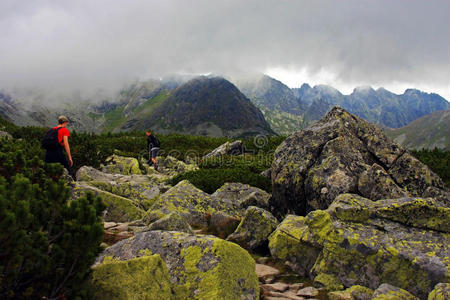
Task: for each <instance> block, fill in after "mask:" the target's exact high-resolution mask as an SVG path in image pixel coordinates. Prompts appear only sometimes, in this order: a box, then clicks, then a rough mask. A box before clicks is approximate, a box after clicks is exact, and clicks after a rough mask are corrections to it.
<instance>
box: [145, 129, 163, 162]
mask: <svg viewBox="0 0 450 300" xmlns="http://www.w3.org/2000/svg"><path fill="white" fill-rule="evenodd" d="M145 134H146V135H147V149H148V156H149V159H148V162H147V163H148V164H149V165H150V166H151V165H154V167H155V170H158V165H157V164H156V155H157V154H158V151H159V146H160V143H159V140H158V138H157V137H156V136H154V135H153V134H152V132H151V131H150V130H148V131H147V132H145Z"/></svg>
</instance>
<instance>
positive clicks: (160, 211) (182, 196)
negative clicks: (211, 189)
mask: <svg viewBox="0 0 450 300" xmlns="http://www.w3.org/2000/svg"><path fill="white" fill-rule="evenodd" d="M173 212H176V213H178V214H179V215H181V216H182V217H183V218H184V219H185V220H186V222H187V223H188V224H189V225H191V226H194V227H198V228H208V226H209V220H210V218H211V216H212V215H214V214H224V213H225V214H227V215H230V216H231V217H240V212H239V211H235V210H233V208H232V207H231V206H230V205H229V204H227V203H225V202H221V201H217V200H213V199H212V198H211V196H210V195H209V194H207V193H205V192H203V191H202V190H200V189H198V188H196V187H195V186H194V185H192V184H191V183H190V182H189V181H187V180H183V181H180V182H179V183H178V184H177V185H176V186H174V187H173V188H171V189H169V190H168V191H167V192H166V193H164V194H163V195H161V196H160V197H159V198H158V199H157V200H156V201H155V203H154V204H153V206H152V207H151V208H150V209H149V211H148V212H147V215H146V217H145V220H146V222H147V223H148V224H149V223H151V222H153V221H155V220H157V219H159V218H161V217H162V216H164V215H168V214H170V213H173Z"/></svg>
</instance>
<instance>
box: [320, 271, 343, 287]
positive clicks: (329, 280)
mask: <svg viewBox="0 0 450 300" xmlns="http://www.w3.org/2000/svg"><path fill="white" fill-rule="evenodd" d="M313 284H314V286H315V287H317V288H323V289H325V290H327V291H340V290H343V289H344V286H343V285H342V283H341V281H340V280H339V279H338V278H337V277H336V276H334V275H332V274H325V273H320V274H318V275H317V276H316V277H314V282H313Z"/></svg>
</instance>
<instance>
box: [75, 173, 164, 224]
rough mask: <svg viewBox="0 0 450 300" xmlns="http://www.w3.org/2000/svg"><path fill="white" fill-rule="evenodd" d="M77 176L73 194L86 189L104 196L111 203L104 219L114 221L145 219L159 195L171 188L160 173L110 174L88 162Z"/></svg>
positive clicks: (79, 194) (78, 195)
mask: <svg viewBox="0 0 450 300" xmlns="http://www.w3.org/2000/svg"><path fill="white" fill-rule="evenodd" d="M76 178H77V181H76V182H74V183H73V187H72V191H71V197H72V198H78V197H80V196H82V195H83V194H85V193H86V192H92V193H93V194H95V195H96V196H100V197H101V198H102V199H103V202H104V203H105V204H106V206H107V208H106V210H105V212H104V215H103V219H104V221H112V222H130V221H134V220H138V219H141V218H142V217H143V216H144V214H145V211H146V210H147V209H149V208H150V207H151V206H152V205H153V204H154V203H155V201H156V199H158V197H159V195H161V194H163V193H165V192H166V191H167V190H169V188H170V185H168V184H167V183H165V180H166V178H164V177H161V176H160V175H151V176H150V175H136V174H134V175H122V174H110V173H105V172H102V171H99V170H97V169H94V168H92V167H88V166H84V167H81V168H80V169H79V170H78V171H77V173H76Z"/></svg>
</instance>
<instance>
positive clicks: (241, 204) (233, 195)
mask: <svg viewBox="0 0 450 300" xmlns="http://www.w3.org/2000/svg"><path fill="white" fill-rule="evenodd" d="M211 197H212V198H213V199H218V200H219V201H223V202H227V203H230V204H231V205H232V206H233V207H235V208H236V209H242V210H245V209H246V208H247V207H249V206H257V207H260V208H268V206H269V199H270V194H269V193H267V192H266V191H263V190H261V189H259V188H257V187H253V186H250V185H248V184H243V183H236V182H233V183H229V182H227V183H225V184H224V185H223V186H221V187H220V188H218V189H217V190H216V191H215V192H214V193H213V194H212V195H211Z"/></svg>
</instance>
